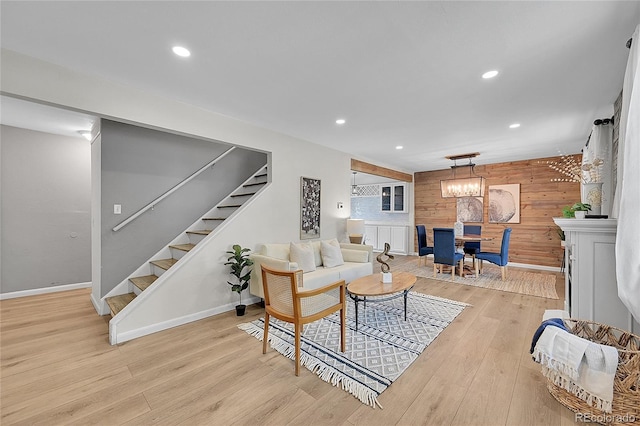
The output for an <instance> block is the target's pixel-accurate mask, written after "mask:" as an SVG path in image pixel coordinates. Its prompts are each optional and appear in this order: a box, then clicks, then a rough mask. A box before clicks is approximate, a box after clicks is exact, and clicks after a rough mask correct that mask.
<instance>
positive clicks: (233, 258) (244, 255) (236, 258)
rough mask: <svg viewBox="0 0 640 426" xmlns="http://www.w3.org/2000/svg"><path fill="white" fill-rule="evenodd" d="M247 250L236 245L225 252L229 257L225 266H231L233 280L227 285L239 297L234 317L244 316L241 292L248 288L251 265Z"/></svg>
mask: <svg viewBox="0 0 640 426" xmlns="http://www.w3.org/2000/svg"><path fill="white" fill-rule="evenodd" d="M249 251H250V250H249V249H248V248H242V247H240V246H239V245H238V244H234V245H233V251H227V254H229V255H230V256H229V257H228V258H227V262H226V263H225V265H230V266H231V271H230V273H231V275H233V276H234V277H235V278H234V279H233V280H232V281H234V282H231V281H227V283H228V284H229V285H230V286H231V291H235V292H236V293H238V295H239V296H240V303H239V304H238V305H236V315H238V316H239V317H241V316H243V315H244V312H245V309H246V307H247V306H246V305H243V304H242V292H243V291H244V290H246V289H247V287H249V281H250V280H251V268H249V267H250V266H251V265H253V260H251V259H249Z"/></svg>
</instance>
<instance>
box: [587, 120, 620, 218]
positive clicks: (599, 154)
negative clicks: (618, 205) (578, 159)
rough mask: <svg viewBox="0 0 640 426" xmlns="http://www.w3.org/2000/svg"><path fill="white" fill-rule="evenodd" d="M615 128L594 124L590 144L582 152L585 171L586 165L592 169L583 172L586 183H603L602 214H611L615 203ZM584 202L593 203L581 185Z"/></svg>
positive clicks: (609, 125) (608, 125)
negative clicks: (612, 162) (613, 143)
mask: <svg viewBox="0 0 640 426" xmlns="http://www.w3.org/2000/svg"><path fill="white" fill-rule="evenodd" d="M612 140H613V126H612V125H611V123H609V124H598V125H596V124H594V125H593V128H592V129H591V136H590V137H589V142H588V143H587V145H586V146H585V147H584V149H583V150H582V165H583V170H585V169H584V166H585V165H588V167H590V168H591V169H590V170H588V171H583V172H582V175H583V177H584V179H585V181H586V182H602V197H601V198H602V205H601V207H602V209H601V211H600V214H606V215H610V214H611V204H612V203H613V174H612V171H611V161H612V159H611V154H612V146H611V145H612ZM581 191H582V197H581V199H582V200H583V202H591V200H588V197H587V194H586V193H585V192H586V191H585V186H584V185H581Z"/></svg>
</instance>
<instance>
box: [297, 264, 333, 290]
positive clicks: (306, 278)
mask: <svg viewBox="0 0 640 426" xmlns="http://www.w3.org/2000/svg"><path fill="white" fill-rule="evenodd" d="M339 268H341V266H338V267H336V268H318V269H316V270H315V271H313V272H310V273H308V274H304V275H303V277H302V287H303V288H304V289H305V290H312V289H314V288H318V287H323V286H325V285H329V284H331V283H334V282H336V281H339V280H341V279H342V278H340V271H339V270H338V269H339Z"/></svg>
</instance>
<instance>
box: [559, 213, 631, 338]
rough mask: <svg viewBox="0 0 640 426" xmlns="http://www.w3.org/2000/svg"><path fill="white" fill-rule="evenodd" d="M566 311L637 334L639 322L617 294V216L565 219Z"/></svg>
mask: <svg viewBox="0 0 640 426" xmlns="http://www.w3.org/2000/svg"><path fill="white" fill-rule="evenodd" d="M553 220H554V222H555V223H556V224H557V225H558V226H560V228H562V230H563V231H564V233H565V240H566V242H565V262H566V272H565V302H564V305H565V306H564V307H565V310H566V311H567V312H568V313H569V315H570V316H571V317H572V318H576V319H584V320H589V321H595V322H599V323H601V324H607V325H612V326H614V327H618V328H621V329H623V330H628V331H631V332H633V333H635V334H638V333H639V332H640V324H638V323H637V322H636V321H634V319H633V316H632V315H631V312H629V310H628V309H627V308H626V306H625V305H624V304H623V303H622V301H621V300H620V298H619V297H618V285H617V282H616V255H615V244H616V227H617V220H616V219H563V218H554V219H553Z"/></svg>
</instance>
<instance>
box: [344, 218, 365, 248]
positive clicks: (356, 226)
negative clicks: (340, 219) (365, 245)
mask: <svg viewBox="0 0 640 426" xmlns="http://www.w3.org/2000/svg"><path fill="white" fill-rule="evenodd" d="M347 234H349V241H350V242H352V243H354V244H362V238H363V237H364V219H347Z"/></svg>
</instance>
